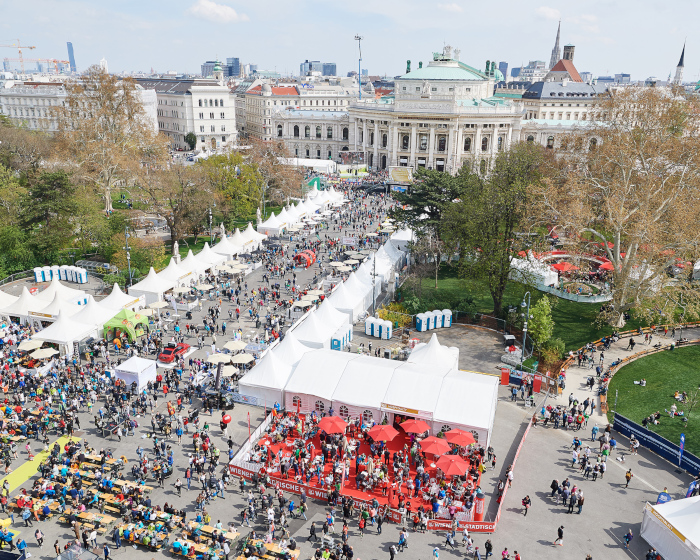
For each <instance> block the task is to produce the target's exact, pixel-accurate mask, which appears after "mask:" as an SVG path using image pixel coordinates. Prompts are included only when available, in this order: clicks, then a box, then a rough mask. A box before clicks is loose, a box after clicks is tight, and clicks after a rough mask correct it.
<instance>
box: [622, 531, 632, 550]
mask: <svg viewBox="0 0 700 560" xmlns="http://www.w3.org/2000/svg"><path fill="white" fill-rule="evenodd" d="M633 538H634V534H632V529H628V530H627V534H626V535H625V537H624V539H625V548H629V547H630V541H631V540H632V539H633Z"/></svg>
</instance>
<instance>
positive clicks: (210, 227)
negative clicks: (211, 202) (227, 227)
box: [209, 206, 214, 244]
mask: <svg viewBox="0 0 700 560" xmlns="http://www.w3.org/2000/svg"><path fill="white" fill-rule="evenodd" d="M209 237H210V244H213V243H214V230H213V229H212V221H211V206H210V207H209Z"/></svg>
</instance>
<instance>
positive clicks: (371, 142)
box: [369, 132, 374, 146]
mask: <svg viewBox="0 0 700 560" xmlns="http://www.w3.org/2000/svg"><path fill="white" fill-rule="evenodd" d="M369 145H370V146H374V132H370V133H369Z"/></svg>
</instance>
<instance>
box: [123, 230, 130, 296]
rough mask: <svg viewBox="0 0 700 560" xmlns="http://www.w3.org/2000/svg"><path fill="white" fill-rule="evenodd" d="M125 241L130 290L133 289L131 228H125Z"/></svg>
mask: <svg viewBox="0 0 700 560" xmlns="http://www.w3.org/2000/svg"><path fill="white" fill-rule="evenodd" d="M124 241H125V243H126V244H125V246H124V250H125V251H126V262H127V264H128V265H129V285H128V286H127V287H128V288H129V287H131V280H132V276H131V248H130V247H129V226H124Z"/></svg>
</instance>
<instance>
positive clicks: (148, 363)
mask: <svg viewBox="0 0 700 560" xmlns="http://www.w3.org/2000/svg"><path fill="white" fill-rule="evenodd" d="M154 363H155V362H154V361H153V360H147V359H146V358H139V357H138V356H133V357H131V358H129V359H128V360H126V361H125V362H122V363H121V364H119V365H118V366H116V369H118V370H120V371H124V372H128V373H136V374H139V373H142V372H144V371H146V370H147V369H148V368H150V367H152V366H153V364H154Z"/></svg>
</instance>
